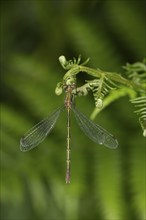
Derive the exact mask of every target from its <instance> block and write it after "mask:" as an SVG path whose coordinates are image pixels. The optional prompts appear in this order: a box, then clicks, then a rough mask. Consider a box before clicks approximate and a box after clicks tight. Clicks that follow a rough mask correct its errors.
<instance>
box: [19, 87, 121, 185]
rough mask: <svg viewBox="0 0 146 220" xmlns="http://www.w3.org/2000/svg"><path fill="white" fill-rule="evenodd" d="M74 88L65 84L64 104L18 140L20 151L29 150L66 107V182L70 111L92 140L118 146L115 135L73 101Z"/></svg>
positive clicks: (39, 140) (67, 177) (69, 160)
mask: <svg viewBox="0 0 146 220" xmlns="http://www.w3.org/2000/svg"><path fill="white" fill-rule="evenodd" d="M75 88H76V85H75V83H72V84H70V85H65V86H64V90H65V92H66V97H65V101H64V104H63V105H62V106H60V107H59V108H57V109H56V110H55V111H54V112H53V113H52V114H51V115H50V116H48V117H46V118H45V119H43V120H42V121H40V122H39V123H38V124H36V125H35V126H34V127H32V128H31V129H30V130H29V131H28V132H27V133H25V134H24V136H23V137H22V138H21V140H20V149H21V151H23V152H25V151H29V150H31V149H32V148H34V147H36V146H38V145H39V144H40V143H41V142H42V141H43V140H44V139H45V138H46V137H47V135H49V134H50V132H51V130H52V129H53V128H54V126H55V124H56V122H57V119H58V117H59V115H60V113H61V112H62V111H63V110H64V109H66V111H67V139H66V142H67V144H66V183H70V162H71V159H70V151H71V135H70V133H71V126H70V116H71V115H70V113H71V110H72V111H73V113H74V115H75V118H76V121H77V123H78V125H79V127H80V128H81V130H82V131H83V132H84V133H85V135H86V136H87V137H88V138H90V139H91V140H92V141H93V142H95V143H98V144H101V145H104V146H105V147H108V148H111V149H115V148H117V146H118V141H117V140H116V139H115V137H114V136H113V135H112V134H110V133H109V132H108V131H106V130H105V129H104V128H102V127H101V126H100V125H98V124H95V123H94V122H93V121H91V120H90V119H89V118H88V117H87V116H86V115H84V114H83V113H82V112H80V111H79V110H78V109H77V108H76V106H75V102H74V98H75V95H74V93H73V90H74V89H75Z"/></svg>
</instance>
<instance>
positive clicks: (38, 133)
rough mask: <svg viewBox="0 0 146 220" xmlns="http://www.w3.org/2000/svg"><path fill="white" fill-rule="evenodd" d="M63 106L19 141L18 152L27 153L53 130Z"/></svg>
mask: <svg viewBox="0 0 146 220" xmlns="http://www.w3.org/2000/svg"><path fill="white" fill-rule="evenodd" d="M63 108H64V106H61V107H59V108H58V109H57V110H56V111H54V112H53V113H52V115H50V116H48V117H47V118H45V119H43V120H42V121H40V122H39V123H38V124H36V125H35V126H34V127H32V128H31V129H30V130H29V131H28V132H27V133H25V134H24V136H23V137H22V138H21V140H20V150H21V151H23V152H24V151H28V150H31V149H32V148H34V147H36V146H37V145H39V144H40V143H41V142H42V141H43V140H44V139H45V138H46V136H47V135H48V134H49V133H50V132H51V130H52V129H53V127H54V125H55V123H56V121H57V119H58V117H59V115H60V112H61V111H62V110H63Z"/></svg>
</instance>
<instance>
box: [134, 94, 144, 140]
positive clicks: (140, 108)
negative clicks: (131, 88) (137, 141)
mask: <svg viewBox="0 0 146 220" xmlns="http://www.w3.org/2000/svg"><path fill="white" fill-rule="evenodd" d="M131 103H133V104H134V105H135V107H136V108H138V110H136V111H135V113H136V114H137V115H139V123H140V125H141V127H142V130H143V136H144V137H146V96H141V97H137V98H135V99H132V100H131Z"/></svg>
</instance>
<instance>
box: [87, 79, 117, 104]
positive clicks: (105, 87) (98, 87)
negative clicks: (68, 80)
mask: <svg viewBox="0 0 146 220" xmlns="http://www.w3.org/2000/svg"><path fill="white" fill-rule="evenodd" d="M86 82H88V84H89V88H90V90H91V91H92V93H93V97H94V101H95V106H96V107H97V108H102V106H103V99H104V97H105V96H106V95H107V94H109V92H110V90H113V89H116V87H117V85H116V84H115V83H114V82H113V81H112V80H110V79H108V78H107V77H106V76H105V75H103V76H102V77H101V78H99V79H95V80H92V81H89V80H88V81H86Z"/></svg>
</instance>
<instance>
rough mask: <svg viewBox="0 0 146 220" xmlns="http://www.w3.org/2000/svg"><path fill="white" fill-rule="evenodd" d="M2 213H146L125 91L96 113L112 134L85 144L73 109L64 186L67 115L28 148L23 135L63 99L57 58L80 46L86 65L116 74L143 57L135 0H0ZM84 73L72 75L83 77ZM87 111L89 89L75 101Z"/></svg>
mask: <svg viewBox="0 0 146 220" xmlns="http://www.w3.org/2000/svg"><path fill="white" fill-rule="evenodd" d="M0 13H1V94H2V95H1V219H2V220H40V219H42V220H83V219H84V220H94V219H99V220H105V219H106V220H143V219H145V140H144V137H143V136H142V131H141V128H140V125H139V123H138V117H137V116H136V115H135V114H134V113H133V111H134V107H133V106H132V105H131V104H130V102H129V99H128V97H123V98H121V99H119V100H118V101H116V102H115V103H113V104H112V105H110V106H109V107H108V108H107V109H105V110H104V111H102V113H100V114H99V115H98V117H97V118H96V119H95V121H96V122H97V123H99V124H100V125H102V126H103V127H104V128H106V129H107V130H108V131H110V132H111V133H112V134H114V135H115V136H116V138H117V139H118V141H119V148H118V149H117V150H109V149H107V148H105V147H101V146H97V145H96V144H95V143H92V142H91V141H90V140H88V138H87V137H86V136H84V134H83V133H82V132H81V131H80V129H79V128H78V125H77V124H76V122H75V120H74V117H72V152H71V160H72V162H71V184H70V185H66V184H65V169H66V117H65V112H64V113H63V114H62V115H61V116H60V118H59V120H58V122H57V124H56V126H55V128H54V129H53V131H52V132H51V134H50V136H49V137H47V138H46V140H45V141H44V142H43V143H42V144H40V146H39V147H37V148H35V149H33V150H32V151H30V152H27V153H22V152H20V150H19V140H20V138H21V136H22V135H23V134H24V133H25V132H26V131H27V130H28V129H29V128H31V127H32V126H33V125H34V124H36V123H37V122H39V121H40V120H41V119H43V118H44V117H46V116H47V115H48V114H49V113H51V112H52V111H53V110H54V109H55V108H57V107H58V106H60V105H61V104H62V103H63V99H64V96H63V95H62V96H60V97H58V96H56V95H55V93H54V90H55V87H56V84H57V83H58V82H59V81H61V79H62V77H63V75H64V74H65V71H64V70H63V69H62V67H61V66H60V64H59V62H58V57H59V56H60V55H65V56H66V58H67V59H72V57H73V56H74V57H77V56H78V55H79V54H82V56H83V61H84V59H86V58H88V57H90V62H89V66H91V67H93V68H101V69H102V70H106V71H113V72H122V71H123V70H122V66H123V65H125V64H126V62H129V63H134V62H136V61H142V59H143V58H144V56H146V53H145V52H146V42H145V39H146V34H145V31H146V24H145V4H144V1H142V0H140V1H139V0H136V1H135V0H133V1H130V0H129V1H128V0H127V1H126V0H125V1H124V0H117V1H116V0H107V1H102V0H88V1H83V0H78V1H77V0H48V1H45V0H30V1H27V0H20V1H14V0H11V1H8V0H1V12H0ZM85 79H89V77H88V76H87V75H85V74H79V77H78V82H79V83H80V84H82V83H83V82H84V80H85ZM76 102H77V106H78V108H79V109H80V110H81V111H82V112H84V113H85V114H87V115H88V116H89V115H90V114H91V112H92V111H93V109H94V100H93V97H92V96H91V95H89V96H87V97H80V98H77V100H76Z"/></svg>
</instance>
